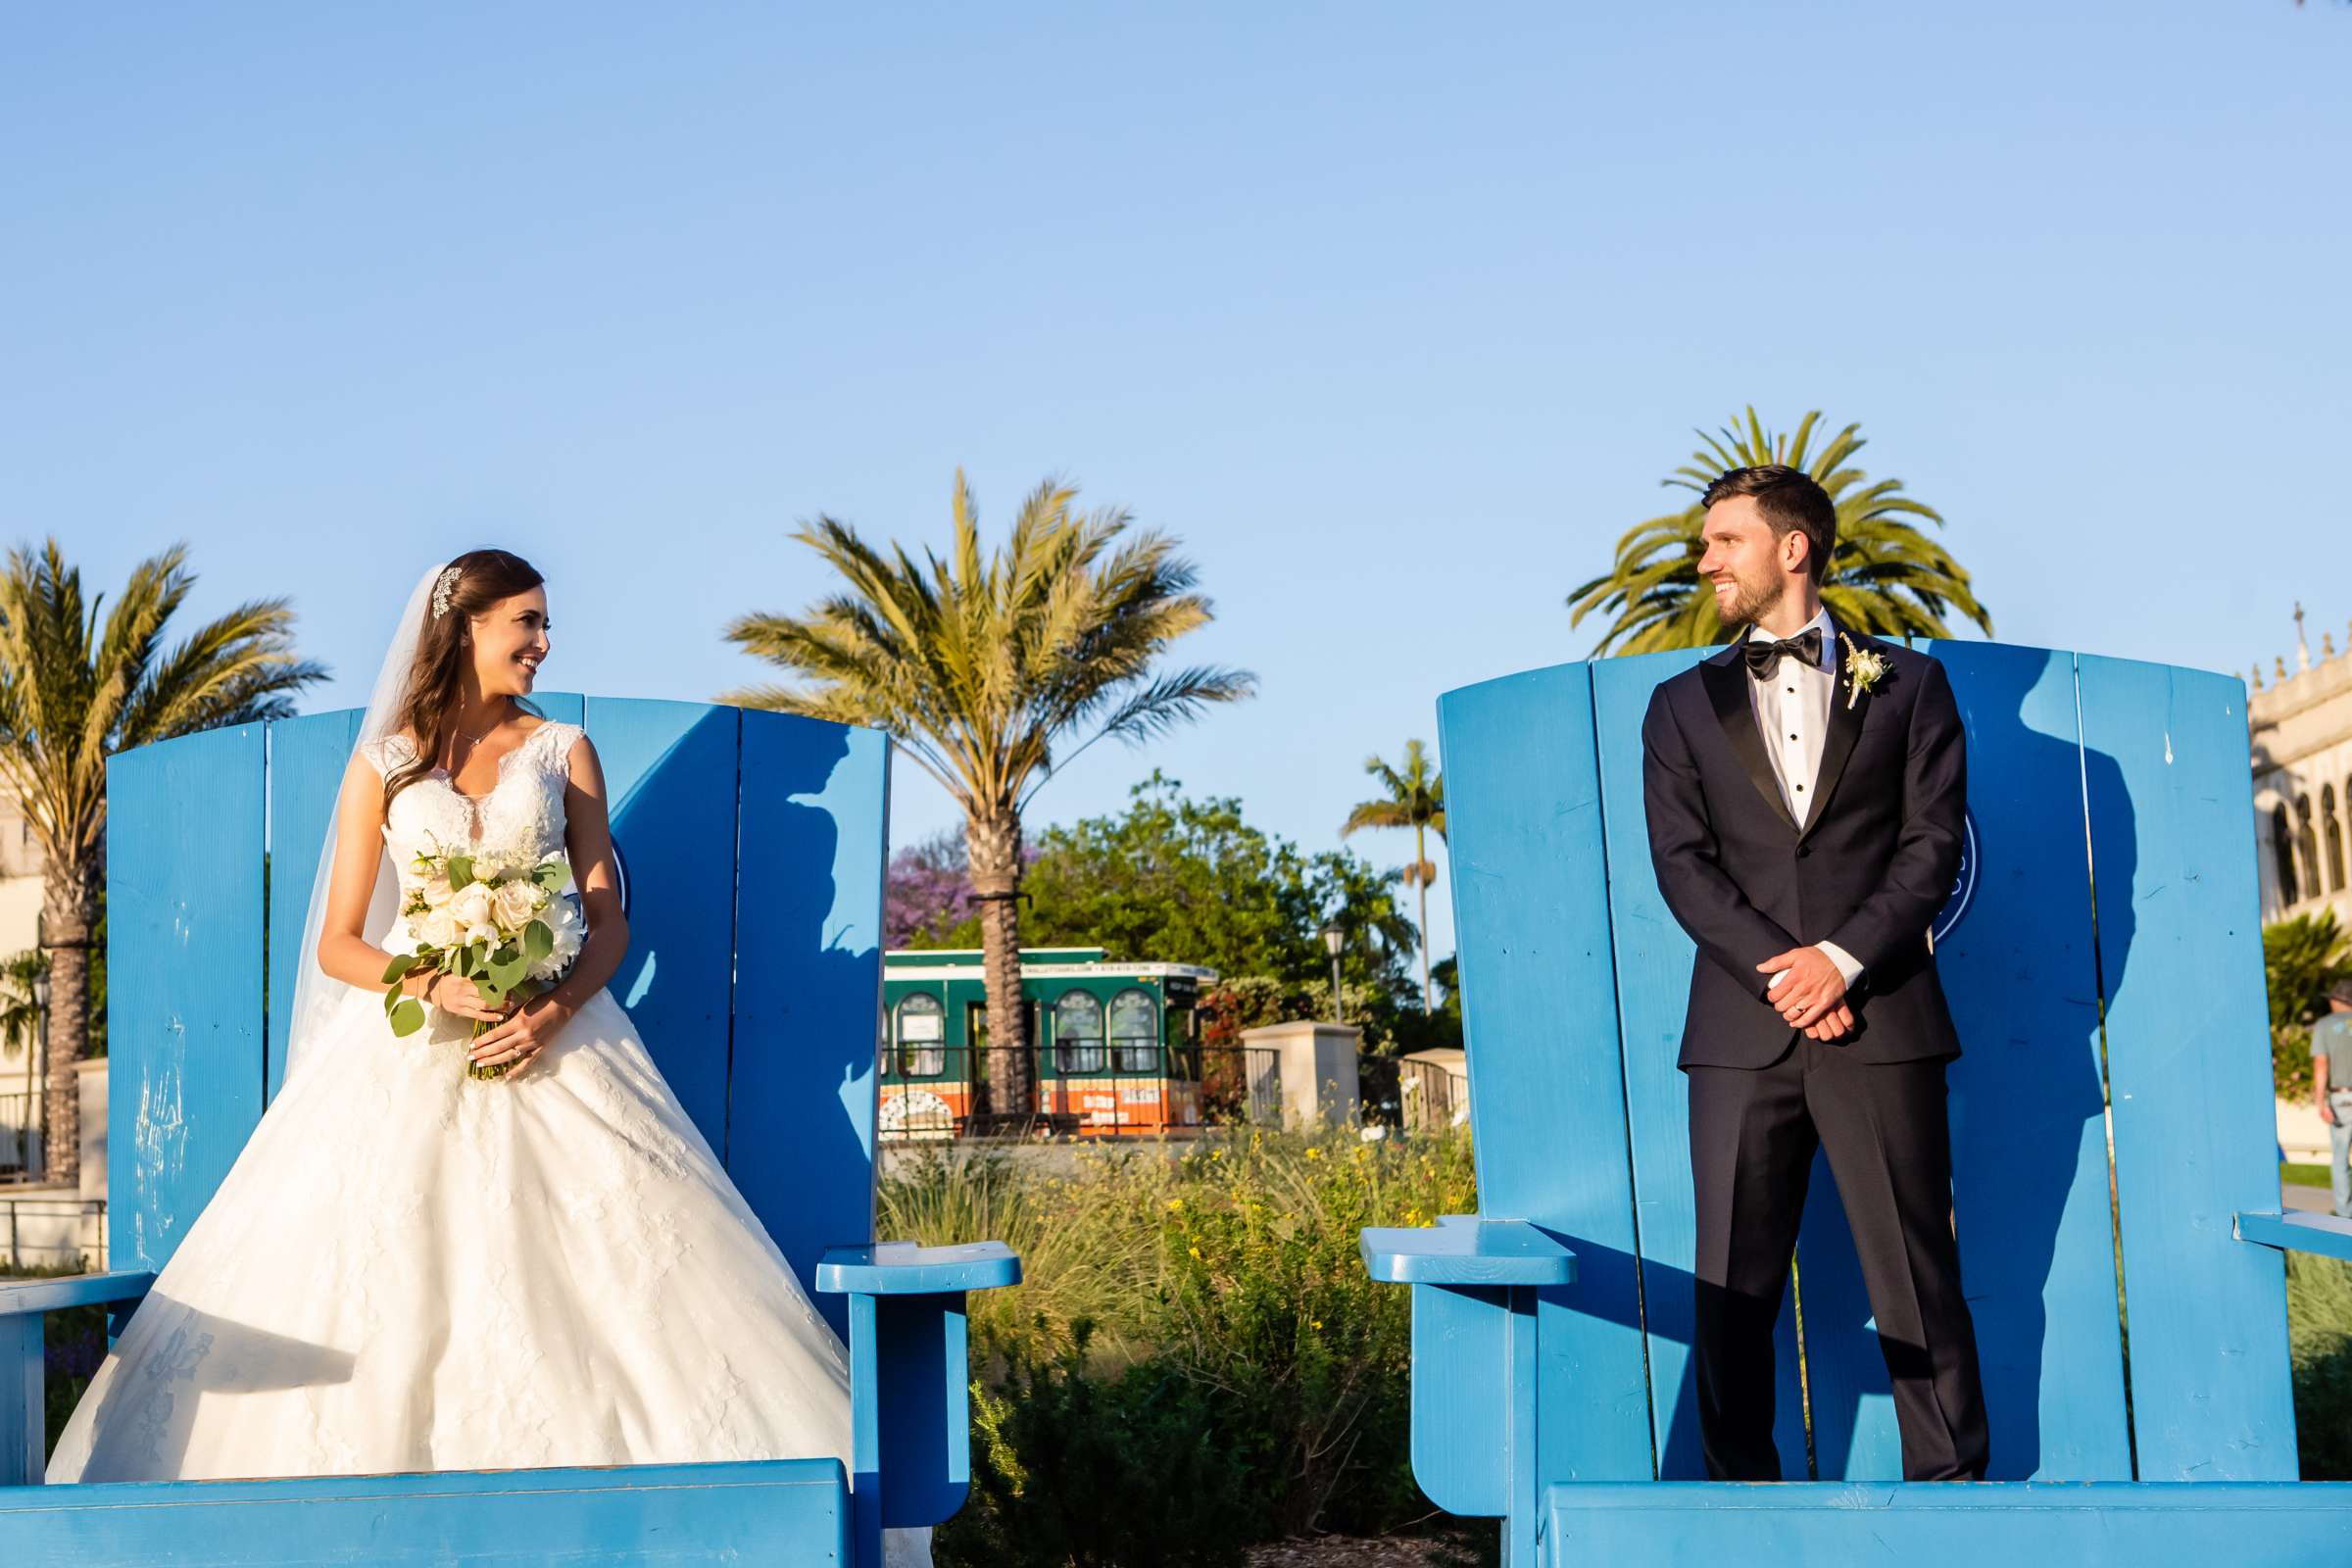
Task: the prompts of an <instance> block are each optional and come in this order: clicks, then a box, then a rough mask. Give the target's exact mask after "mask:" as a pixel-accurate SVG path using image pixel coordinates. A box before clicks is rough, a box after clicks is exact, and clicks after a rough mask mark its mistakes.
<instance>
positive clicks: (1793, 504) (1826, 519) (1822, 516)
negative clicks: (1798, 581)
mask: <svg viewBox="0 0 2352 1568" xmlns="http://www.w3.org/2000/svg"><path fill="white" fill-rule="evenodd" d="M1734 496H1754V497H1755V498H1756V510H1757V511H1758V512H1760V513H1762V514H1763V515H1764V520H1765V521H1766V522H1768V523H1770V524H1771V525H1772V536H1773V538H1775V539H1780V538H1784V537H1786V536H1787V535H1788V534H1789V532H1790V531H1791V530H1795V531H1798V532H1801V533H1803V534H1804V536H1805V543H1806V544H1807V545H1809V546H1810V547H1811V548H1810V549H1808V550H1807V551H1806V552H1805V566H1806V568H1807V569H1808V570H1810V571H1811V572H1812V573H1813V580H1814V581H1815V582H1819V581H1821V574H1822V573H1823V572H1825V571H1827V570H1829V568H1830V552H1831V551H1832V550H1834V549H1836V548H1837V545H1838V509H1837V507H1836V506H1834V505H1832V504H1831V501H1830V493H1829V492H1828V491H1827V490H1824V489H1823V488H1822V487H1821V486H1820V485H1819V484H1816V483H1815V482H1814V480H1813V476H1812V475H1811V474H1809V473H1807V472H1805V471H1804V470H1803V469H1802V468H1791V467H1789V466H1788V465H1787V464H1785V463H1759V464H1757V465H1755V466H1753V467H1747V468H1729V469H1726V470H1725V471H1724V472H1723V473H1721V474H1719V475H1717V477H1716V479H1715V482H1714V483H1713V484H1711V485H1708V486H1707V493H1706V494H1705V495H1703V496H1701V497H1699V501H1698V505H1699V508H1700V510H1701V511H1704V510H1705V509H1706V508H1708V507H1711V506H1713V505H1714V504H1715V503H1716V502H1718V501H1728V500H1730V499H1731V498H1732V497H1734Z"/></svg>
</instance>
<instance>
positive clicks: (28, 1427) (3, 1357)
mask: <svg viewBox="0 0 2352 1568" xmlns="http://www.w3.org/2000/svg"><path fill="white" fill-rule="evenodd" d="M47 1384H48V1361H47V1357H46V1352H45V1351H44V1349H43V1347H42V1343H41V1314H40V1313H38V1312H19V1313H7V1312H0V1488H7V1487H25V1486H37V1485H39V1484H40V1479H41V1468H42V1465H43V1464H44V1462H45V1461H46V1459H47V1456H48V1450H49V1443H48V1422H47V1416H46V1411H47V1403H48V1401H47V1399H46V1398H45V1397H44V1395H43V1390H44V1389H45V1388H46V1386H47ZM0 1544H5V1537H0Z"/></svg>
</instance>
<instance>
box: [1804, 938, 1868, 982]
mask: <svg viewBox="0 0 2352 1568" xmlns="http://www.w3.org/2000/svg"><path fill="white" fill-rule="evenodd" d="M1813 946H1815V947H1816V948H1819V949H1820V950H1821V953H1822V956H1824V957H1826V958H1828V959H1829V960H1830V961H1831V962H1832V963H1834V964H1836V965H1837V966H1838V973H1839V974H1841V975H1843V976H1845V988H1846V989H1847V990H1848V991H1851V990H1852V989H1853V988H1854V982H1855V981H1856V980H1859V979H1861V978H1862V965H1861V964H1860V963H1859V962H1857V961H1856V960H1855V958H1854V956H1853V955H1852V954H1850V953H1848V952H1846V951H1845V950H1844V949H1843V948H1841V947H1839V946H1838V944H1837V943H1835V942H1816V943H1814V944H1813Z"/></svg>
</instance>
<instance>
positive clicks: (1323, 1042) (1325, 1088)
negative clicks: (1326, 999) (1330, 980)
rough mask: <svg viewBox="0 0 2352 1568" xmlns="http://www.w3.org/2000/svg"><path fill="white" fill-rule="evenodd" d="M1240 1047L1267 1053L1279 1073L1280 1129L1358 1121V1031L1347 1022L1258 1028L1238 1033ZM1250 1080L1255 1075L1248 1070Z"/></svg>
mask: <svg viewBox="0 0 2352 1568" xmlns="http://www.w3.org/2000/svg"><path fill="white" fill-rule="evenodd" d="M1242 1044H1243V1045H1244V1046H1246V1047H1249V1048H1250V1049H1251V1050H1252V1051H1259V1052H1262V1051H1269V1050H1270V1051H1272V1052H1273V1053H1274V1054H1275V1056H1274V1059H1275V1060H1276V1061H1277V1062H1278V1063H1279V1065H1280V1070H1281V1073H1282V1119H1283V1124H1284V1125H1285V1126H1298V1125H1307V1126H1312V1125H1315V1124H1317V1123H1325V1122H1336V1123H1342V1124H1346V1125H1350V1126H1352V1125H1353V1124H1354V1123H1355V1121H1356V1120H1357V1119H1358V1109H1357V1107H1358V1104H1359V1102H1360V1098H1361V1094H1360V1089H1359V1086H1358V1083H1357V1077H1356V1063H1357V1061H1358V1059H1359V1058H1360V1057H1361V1056H1362V1054H1363V1044H1364V1032H1363V1031H1362V1030H1361V1029H1358V1028H1356V1027H1354V1026H1353V1025H1352V1024H1344V1023H1317V1022H1313V1021H1300V1022H1297V1023H1269V1024H1261V1025H1259V1026H1258V1027H1257V1028H1255V1029H1245V1030H1243V1031H1242ZM1250 1076H1251V1078H1252V1080H1254V1079H1255V1078H1256V1076H1257V1074H1256V1070H1255V1068H1254V1067H1252V1069H1251V1073H1250Z"/></svg>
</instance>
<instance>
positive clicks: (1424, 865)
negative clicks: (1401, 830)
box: [1413, 822, 1438, 1012]
mask: <svg viewBox="0 0 2352 1568" xmlns="http://www.w3.org/2000/svg"><path fill="white" fill-rule="evenodd" d="M1422 831H1423V830H1422V827H1421V824H1420V823H1418V822H1415V823H1414V824H1413V881H1414V882H1415V883H1416V884H1418V886H1419V889H1420V893H1421V1010H1422V1011H1423V1012H1435V1011H1437V1010H1438V1004H1437V996H1436V993H1435V992H1434V991H1433V990H1432V989H1431V988H1430V984H1429V846H1428V843H1427V842H1426V841H1425V840H1424V839H1423V837H1422Z"/></svg>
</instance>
